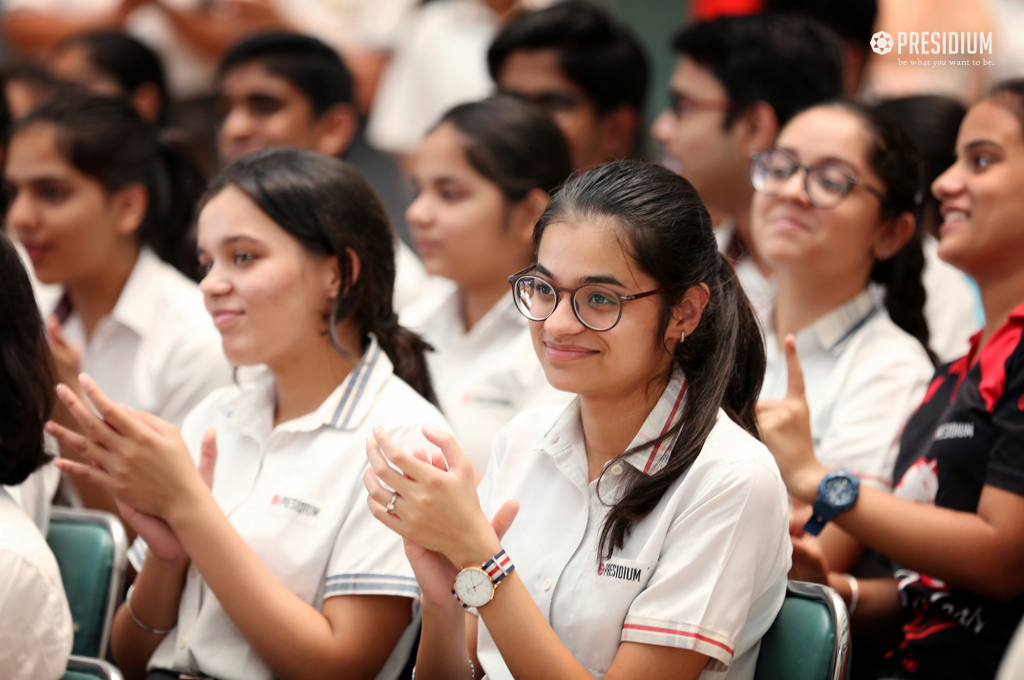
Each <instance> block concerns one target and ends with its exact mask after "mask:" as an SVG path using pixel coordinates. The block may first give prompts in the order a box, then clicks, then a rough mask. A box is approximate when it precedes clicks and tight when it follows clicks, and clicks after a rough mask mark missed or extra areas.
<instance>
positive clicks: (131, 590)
mask: <svg viewBox="0 0 1024 680" xmlns="http://www.w3.org/2000/svg"><path fill="white" fill-rule="evenodd" d="M134 592H135V584H134V583H133V584H132V585H131V586H130V587H129V588H128V594H127V595H125V597H124V604H125V607H126V608H127V609H128V616H130V617H132V621H134V622H135V625H136V626H138V627H139V628H141V629H142V630H144V631H146V632H147V633H154V634H156V635H166V634H167V633H170V632H171V631H172V630H174V626H171V627H170V628H152V627H150V626H147V625H146V624H144V623H143V622H142V621H140V620H139V617H138V616H136V615H135V612H134V611H133V610H132V593H134Z"/></svg>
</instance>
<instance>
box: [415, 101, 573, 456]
mask: <svg viewBox="0 0 1024 680" xmlns="http://www.w3.org/2000/svg"><path fill="white" fill-rule="evenodd" d="M570 172H572V166H571V165H570V161H569V148H568V145H567V144H566V141H565V138H564V137H563V136H562V133H561V132H560V131H559V129H558V127H557V126H556V125H555V124H554V123H553V122H552V121H551V119H550V118H549V117H548V116H547V115H546V114H545V113H544V111H543V110H541V109H539V108H537V107H535V106H533V105H532V104H529V103H527V102H524V101H521V100H519V99H514V98H512V97H494V98H491V99H486V100H484V101H482V102H476V103H472V104H463V105H461V106H457V107H455V108H453V109H452V110H451V111H449V112H448V113H446V114H445V115H444V117H443V118H442V119H441V122H440V123H438V125H437V126H436V127H435V128H434V129H433V131H431V132H430V134H428V135H427V138H426V140H425V141H424V142H423V146H422V147H421V148H420V152H419V155H418V156H417V158H416V164H415V166H414V167H413V182H414V183H415V186H416V188H417V192H418V195H417V196H416V199H415V200H414V201H413V203H412V205H410V206H409V210H408V212H407V213H406V219H407V221H408V223H409V226H410V227H411V228H412V233H413V237H414V239H415V242H416V247H417V249H418V250H419V253H420V257H421V258H422V259H423V264H424V266H425V267H426V268H427V271H428V272H429V273H430V274H433V275H437V276H443V277H445V278H447V279H450V280H451V281H453V282H454V283H455V285H456V289H455V290H454V291H453V292H451V293H447V294H445V295H444V296H443V297H440V298H437V299H435V300H433V301H431V302H428V303H425V304H421V305H420V306H419V307H418V308H414V309H411V310H409V311H408V312H403V314H402V321H403V323H406V324H407V325H408V326H409V327H410V328H412V329H414V330H416V331H418V332H420V333H421V334H422V335H423V338H424V339H425V340H426V341H427V342H429V343H430V344H431V345H433V346H434V350H435V351H434V352H431V353H430V354H428V355H427V361H428V362H429V363H430V375H431V377H432V378H433V381H434V388H435V389H436V390H437V396H438V399H439V400H440V403H441V409H442V410H443V411H444V413H445V415H446V416H447V417H448V420H449V421H451V424H452V427H454V428H455V435H456V436H457V437H458V438H459V443H460V444H461V446H462V449H463V451H465V452H466V455H468V456H469V458H470V460H471V461H473V468H474V469H475V470H476V473H477V475H478V476H479V475H482V474H483V472H484V469H485V468H486V467H487V459H488V458H489V457H490V455H491V441H492V440H493V439H494V435H495V434H497V432H498V430H500V429H501V428H502V427H503V426H504V425H505V423H507V422H508V421H510V420H512V418H513V417H515V416H516V414H518V413H520V412H521V411H523V410H524V409H526V408H529V407H531V406H537V405H540V404H545V403H559V402H567V401H568V400H569V395H567V394H565V393H562V392H558V391H557V390H555V389H554V388H552V387H551V386H550V385H549V384H548V381H547V378H545V377H544V371H543V370H542V369H541V366H540V363H539V362H538V361H537V357H536V355H535V354H534V352H533V344H532V342H531V341H530V331H529V328H528V326H527V321H526V319H524V318H523V315H522V314H520V313H519V312H518V311H516V308H515V303H514V302H513V301H512V298H511V296H509V294H508V277H509V275H510V274H513V273H515V272H517V271H519V270H520V269H523V268H524V267H527V266H529V265H530V264H531V263H532V262H533V225H534V223H535V222H536V221H537V217H539V216H540V214H541V213H542V212H544V209H545V208H546V207H547V205H548V201H549V199H548V192H550V191H551V190H552V189H554V188H555V187H557V186H558V185H559V184H561V183H562V182H563V181H564V180H565V178H566V177H568V176H569V173H570Z"/></svg>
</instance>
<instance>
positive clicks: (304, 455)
mask: <svg viewBox="0 0 1024 680" xmlns="http://www.w3.org/2000/svg"><path fill="white" fill-rule="evenodd" d="M274 395H275V392H274V382H273V378H272V376H270V375H269V374H268V375H266V376H265V377H264V379H263V380H261V381H260V382H258V383H257V385H256V386H255V387H254V388H252V389H248V390H243V389H242V388H239V387H234V386H233V387H227V388H224V389H221V390H218V391H216V392H214V393H213V394H211V395H210V396H209V397H208V398H207V399H205V400H203V402H202V403H200V404H199V405H198V406H197V407H196V408H195V410H194V411H193V412H192V413H190V414H189V416H188V418H187V419H186V420H185V425H184V427H183V428H182V436H183V437H184V439H185V442H186V443H187V444H188V447H189V450H190V451H192V454H193V456H195V457H196V459H197V460H198V458H199V455H200V447H201V442H202V437H203V433H204V432H205V431H206V430H207V429H209V428H210V427H214V428H216V430H217V451H218V455H217V465H216V469H215V475H214V484H213V496H214V498H215V499H216V500H217V502H218V503H219V504H220V507H221V508H222V509H223V510H224V512H225V514H226V515H227V516H228V518H229V520H230V521H231V524H232V526H233V527H234V528H235V530H236V531H237V532H238V533H239V535H240V536H241V537H242V538H243V539H244V540H245V542H246V543H247V544H248V545H249V547H251V548H252V549H253V551H254V552H255V553H256V554H257V555H258V556H259V558H260V559H261V560H262V561H263V562H264V564H266V566H267V568H269V569H270V571H271V572H272V573H273V574H274V576H275V577H276V578H277V579H278V580H279V581H281V583H282V584H284V585H285V587H287V588H288V589H289V590H290V591H292V592H293V593H295V594H296V595H297V596H298V597H299V598H301V599H302V600H303V601H304V602H306V603H307V604H309V605H311V606H313V607H315V608H316V609H318V610H319V609H322V607H323V603H324V600H325V599H327V598H330V597H337V596H341V595H391V596H398V597H408V598H411V599H410V607H412V606H413V602H414V601H415V598H417V597H418V595H419V588H418V587H417V585H416V578H415V576H414V575H413V572H412V567H410V566H409V562H408V560H407V559H406V557H405V550H404V548H403V546H402V539H401V537H400V536H398V534H396V533H394V532H393V531H391V530H390V529H388V528H387V527H385V526H384V525H383V524H381V523H380V522H378V521H377V520H376V519H374V517H373V515H372V514H370V510H369V507H368V506H367V502H366V495H367V494H366V488H365V487H364V486H363V472H364V470H365V469H366V466H367V460H366V438H367V437H368V436H370V434H371V429H372V428H373V426H375V425H379V426H381V427H383V428H384V429H385V430H387V432H388V433H389V434H390V435H391V437H392V439H394V440H395V442H396V443H397V444H398V445H399V446H401V447H402V448H404V449H405V450H406V451H409V450H412V449H413V448H414V447H423V448H425V449H426V448H428V446H430V445H429V444H428V442H427V440H426V439H425V438H424V437H423V434H422V433H421V431H420V428H421V427H422V426H423V425H429V426H431V427H434V428H436V429H441V430H448V429H449V428H448V425H447V424H446V423H445V420H444V418H443V417H442V416H441V414H440V412H438V410H437V409H436V408H434V406H433V405H431V404H430V403H429V402H427V401H426V400H425V399H423V397H421V396H420V395H419V394H418V393H416V392H415V391H414V390H413V389H412V388H411V387H409V385H408V384H406V383H405V382H404V381H402V380H401V379H399V378H398V377H397V376H396V375H395V374H394V372H393V367H392V364H391V361H390V360H389V359H388V357H387V355H385V354H384V352H383V350H382V349H381V347H380V345H379V344H378V343H377V340H376V339H375V338H372V336H371V342H370V345H369V347H368V348H367V350H366V352H365V354H364V355H363V360H362V363H360V364H359V365H357V366H356V367H355V369H353V370H352V372H351V373H350V374H349V375H348V376H347V377H346V378H345V380H344V381H343V382H342V383H341V385H339V386H338V388H337V389H335V390H334V392H332V393H331V395H330V396H329V397H328V398H327V399H326V400H325V401H324V402H323V404H322V405H321V406H320V407H319V408H318V409H317V410H316V411H313V412H312V413H308V414H306V415H304V416H302V417H299V418H296V419H294V420H290V421H288V422H286V423H281V424H279V425H278V426H276V427H274V424H273V423H274V404H275V396H274ZM145 551H146V544H145V542H144V541H142V539H137V540H136V542H135V544H134V545H133V546H132V548H131V550H129V553H128V557H129V559H130V560H131V562H132V565H133V566H134V567H135V568H136V569H137V570H138V569H141V567H142V562H143V561H144V559H145ZM254 596H255V595H254ZM267 625H274V624H273V622H268V624H267ZM416 625H418V621H414V622H413V624H411V625H410V627H409V629H408V630H407V631H406V633H405V635H404V636H403V637H402V639H401V641H400V642H399V644H398V645H397V646H396V647H395V649H394V651H393V652H392V654H391V656H390V657H389V658H388V661H387V663H386V664H385V666H384V668H383V670H382V671H381V672H380V674H379V675H378V676H377V678H378V680H394V678H396V677H397V676H398V674H399V672H400V671H401V669H402V666H403V664H404V663H405V659H406V657H407V656H408V653H409V651H410V649H411V647H412V643H413V639H414V637H415V627H416ZM148 667H149V668H167V669H173V670H177V671H181V672H188V671H201V672H202V673H205V674H207V675H211V676H213V677H215V678H220V679H221V680H232V679H234V678H239V679H241V678H244V679H245V680H252V679H260V678H262V679H265V680H270V678H271V672H270V670H269V669H268V668H267V667H266V665H265V664H264V663H263V661H262V660H261V659H260V658H259V656H258V655H257V654H256V652H255V650H253V649H252V648H251V647H250V646H249V644H248V643H247V642H246V641H245V639H244V638H243V637H242V635H241V633H239V631H238V629H237V628H236V627H235V625H234V623H232V621H231V619H230V618H229V617H228V615H227V613H226V612H225V611H224V609H223V608H222V607H221V606H220V603H219V602H218V601H217V598H216V596H214V594H213V592H212V591H210V589H209V588H208V587H207V586H206V584H205V583H204V581H203V579H202V577H201V576H200V575H199V573H198V572H197V571H196V570H195V569H194V568H190V569H189V571H188V575H187V577H186V580H185V587H184V590H183V591H182V595H181V604H180V606H179V608H178V622H177V626H176V627H175V629H174V630H173V631H172V632H171V633H169V634H168V635H167V637H165V638H164V639H163V641H162V642H161V643H160V646H159V647H157V649H156V651H155V652H154V653H153V656H152V657H151V658H150V660H149V664H148Z"/></svg>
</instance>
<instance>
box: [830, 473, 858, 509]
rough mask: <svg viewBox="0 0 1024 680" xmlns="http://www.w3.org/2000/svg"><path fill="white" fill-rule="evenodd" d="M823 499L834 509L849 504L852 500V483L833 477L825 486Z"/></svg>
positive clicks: (843, 478) (842, 478)
mask: <svg viewBox="0 0 1024 680" xmlns="http://www.w3.org/2000/svg"><path fill="white" fill-rule="evenodd" d="M825 499H826V500H827V501H828V504H829V505H832V506H834V507H842V506H844V505H847V504H849V503H851V502H852V501H853V499H854V489H853V483H852V482H851V481H850V480H849V479H846V478H845V477H833V478H832V479H830V480H828V484H827V485H826V486H825Z"/></svg>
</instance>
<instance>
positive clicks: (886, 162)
mask: <svg viewBox="0 0 1024 680" xmlns="http://www.w3.org/2000/svg"><path fill="white" fill-rule="evenodd" d="M822 106H827V107H831V108H838V109H840V110H842V111H846V112H848V113H851V114H853V115H854V116H856V117H857V118H858V119H859V120H860V121H861V124H862V126H863V127H864V131H865V132H866V133H867V134H868V137H869V139H870V143H869V146H868V150H867V154H866V157H867V163H868V167H870V168H871V170H872V172H874V173H875V174H876V175H878V179H880V180H882V185H883V186H884V187H885V200H884V201H882V212H881V216H882V217H883V218H885V219H897V218H898V217H900V216H901V215H903V214H904V213H906V214H909V215H911V216H912V217H913V218H914V224H915V230H918V232H919V230H920V228H921V227H920V216H921V205H922V204H923V202H924V192H925V190H926V187H925V185H924V160H923V159H922V158H921V154H920V152H919V151H918V150H917V147H916V146H915V145H914V143H913V142H912V141H911V139H910V137H908V136H907V134H906V132H904V131H903V128H902V127H901V126H900V124H899V123H897V122H896V121H895V120H893V119H892V118H891V117H890V116H889V115H888V114H886V113H884V112H883V111H880V110H877V109H873V108H870V107H867V106H864V105H862V104H857V103H854V102H847V101H841V102H832V103H829V104H823V105H822ZM920 236H921V235H920V233H915V235H914V237H913V238H911V239H910V240H909V241H907V242H906V244H904V246H903V247H902V248H900V249H899V250H898V251H897V252H896V254H895V255H893V256H892V257H890V258H888V259H885V260H876V261H875V264H874V266H873V267H872V268H871V275H870V277H869V279H870V280H871V281H872V282H874V283H878V284H881V285H882V286H883V287H884V290H885V293H884V296H883V302H884V304H885V309H886V311H887V312H889V317H890V318H891V319H892V320H893V323H895V324H896V325H897V326H899V327H900V328H902V329H903V330H904V331H906V332H907V333H909V334H910V335H912V336H914V337H915V338H917V339H918V341H919V342H920V343H921V345H922V346H923V347H924V349H925V351H926V352H928V356H929V357H930V358H931V360H932V363H933V364H934V363H936V356H935V353H934V352H933V351H932V350H931V347H930V346H929V344H928V340H929V331H928V322H927V321H926V320H925V318H924V303H925V298H926V293H925V289H924V283H923V282H922V278H921V277H922V275H923V274H924V250H923V248H922V246H921V238H920Z"/></svg>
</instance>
